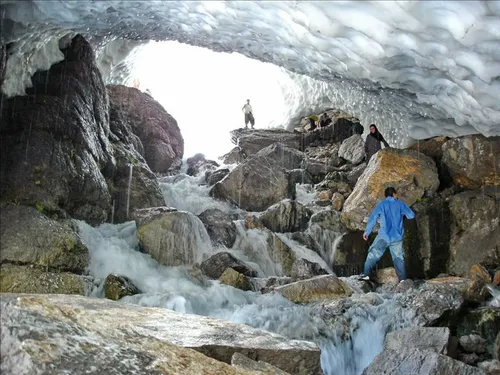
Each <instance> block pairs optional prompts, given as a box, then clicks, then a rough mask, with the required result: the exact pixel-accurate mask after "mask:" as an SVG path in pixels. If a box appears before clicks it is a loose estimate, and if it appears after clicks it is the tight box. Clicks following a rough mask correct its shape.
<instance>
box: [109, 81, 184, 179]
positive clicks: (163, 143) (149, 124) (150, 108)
mask: <svg viewBox="0 0 500 375" xmlns="http://www.w3.org/2000/svg"><path fill="white" fill-rule="evenodd" d="M107 88H108V93H109V97H110V98H111V100H112V101H113V102H114V103H115V106H116V111H117V112H122V113H123V115H124V116H123V118H124V121H127V122H128V123H129V124H130V126H131V128H132V131H133V133H134V134H136V135H137V136H138V137H139V139H140V142H141V143H142V145H143V147H144V155H143V156H144V158H145V159H146V162H147V163H148V165H149V167H150V168H151V170H152V171H153V172H156V173H166V172H168V170H169V169H170V168H171V167H172V166H174V165H178V164H179V162H180V161H181V160H182V156H183V154H184V139H183V138H182V135H181V132H180V129H179V126H178V125H177V121H176V120H175V119H174V118H173V117H172V116H171V115H170V114H169V113H168V112H167V111H166V110H165V109H164V108H163V107H162V105H161V104H160V103H158V102H157V101H156V100H154V99H153V98H152V97H151V96H149V95H147V94H145V93H143V92H142V91H140V90H137V89H135V88H133V87H127V86H122V85H108V86H107Z"/></svg>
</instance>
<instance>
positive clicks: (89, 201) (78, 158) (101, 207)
mask: <svg viewBox="0 0 500 375" xmlns="http://www.w3.org/2000/svg"><path fill="white" fill-rule="evenodd" d="M62 52H63V53H64V56H65V59H64V60H63V61H62V62H60V63H57V64H54V65H52V67H51V68H50V69H49V70H48V71H43V72H37V73H36V74H34V75H33V77H32V81H33V87H32V88H30V89H28V90H27V94H28V95H26V96H22V97H14V98H12V99H10V100H8V101H5V102H4V103H3V111H2V116H1V120H0V144H1V162H0V177H1V180H2V184H1V187H0V194H1V196H2V200H3V201H7V202H8V201H11V202H16V203H25V204H28V205H36V204H38V205H41V206H43V207H44V209H46V210H51V211H55V210H60V209H63V210H65V211H66V212H68V213H69V214H70V215H71V216H73V217H74V218H77V219H82V220H86V221H87V222H89V223H100V222H102V221H104V220H106V219H107V217H108V212H109V208H110V200H111V197H110V194H109V191H108V186H107V184H106V181H105V179H104V177H103V175H102V173H101V171H102V170H104V169H105V168H107V167H111V166H112V165H114V159H113V153H112V148H111V144H110V142H109V140H108V135H109V119H108V111H109V106H108V97H107V94H106V88H105V87H104V83H103V81H102V78H101V74H100V73H99V70H98V69H97V66H96V65H95V62H94V54H93V52H92V49H91V47H90V45H89V44H88V43H87V41H85V39H84V38H83V37H81V36H76V37H75V38H73V40H72V41H71V44H70V46H69V47H67V48H66V49H63V50H62Z"/></svg>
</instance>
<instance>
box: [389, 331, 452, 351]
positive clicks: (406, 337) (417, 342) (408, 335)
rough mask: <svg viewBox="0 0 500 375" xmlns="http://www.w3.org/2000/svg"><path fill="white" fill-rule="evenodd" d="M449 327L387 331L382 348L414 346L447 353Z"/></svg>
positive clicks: (392, 348)
mask: <svg viewBox="0 0 500 375" xmlns="http://www.w3.org/2000/svg"><path fill="white" fill-rule="evenodd" d="M449 341H450V329H449V328H448V327H414V328H406V329H402V330H399V331H395V332H389V333H388V334H387V336H386V337H385V343H384V349H391V350H398V349H400V348H415V349H418V350H431V351H433V352H435V353H438V354H444V355H448V345H449Z"/></svg>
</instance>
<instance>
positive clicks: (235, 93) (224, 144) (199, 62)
mask: <svg viewBox="0 0 500 375" xmlns="http://www.w3.org/2000/svg"><path fill="white" fill-rule="evenodd" d="M131 79H132V80H137V81H139V83H140V89H141V90H146V89H149V90H150V91H151V93H152V95H153V97H154V98H155V99H156V100H157V101H158V102H160V103H161V104H162V105H163V106H164V107H165V109H166V110H167V111H168V112H169V113H170V114H171V115H172V116H174V118H175V119H176V120H177V122H178V124H179V127H180V129H181V132H182V136H183V137H184V142H185V152H184V156H185V157H190V156H193V155H194V154H195V153H197V152H201V153H204V154H205V156H206V157H208V158H211V159H215V158H217V157H219V156H222V155H223V154H225V153H227V152H229V151H230V150H231V148H233V147H234V145H233V144H232V143H231V141H230V136H229V131H231V130H233V129H236V128H240V127H243V126H244V115H243V112H242V107H243V105H244V104H245V101H246V99H250V104H251V105H252V107H253V111H254V116H255V121H256V124H255V128H256V129H262V128H268V127H277V126H280V125H282V121H283V120H284V118H285V113H286V104H285V97H284V95H286V90H287V89H286V87H290V85H293V82H292V80H291V79H290V78H289V77H288V75H287V74H286V73H285V72H283V71H282V70H281V69H280V68H279V67H277V66H275V65H272V64H267V63H262V62H260V61H257V60H252V59H249V58H247V57H245V56H243V55H240V54H238V53H232V54H227V53H216V52H213V51H211V50H208V49H204V48H199V47H193V46H189V45H185V44H181V43H178V42H150V43H148V44H147V45H145V46H144V47H142V48H141V50H140V51H139V52H138V53H137V55H136V58H135V63H134V71H133V76H132V77H131Z"/></svg>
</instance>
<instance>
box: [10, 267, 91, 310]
mask: <svg viewBox="0 0 500 375" xmlns="http://www.w3.org/2000/svg"><path fill="white" fill-rule="evenodd" d="M91 287H92V282H91V281H90V280H88V279H87V278H86V277H84V276H80V275H75V274H74V273H69V272H50V271H45V270H41V269H38V268H34V267H31V266H17V265H14V264H2V265H1V268H0V292H8V293H41V294H79V295H85V294H86V293H87V292H88V291H90V288H91ZM2 314H3V310H2Z"/></svg>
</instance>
